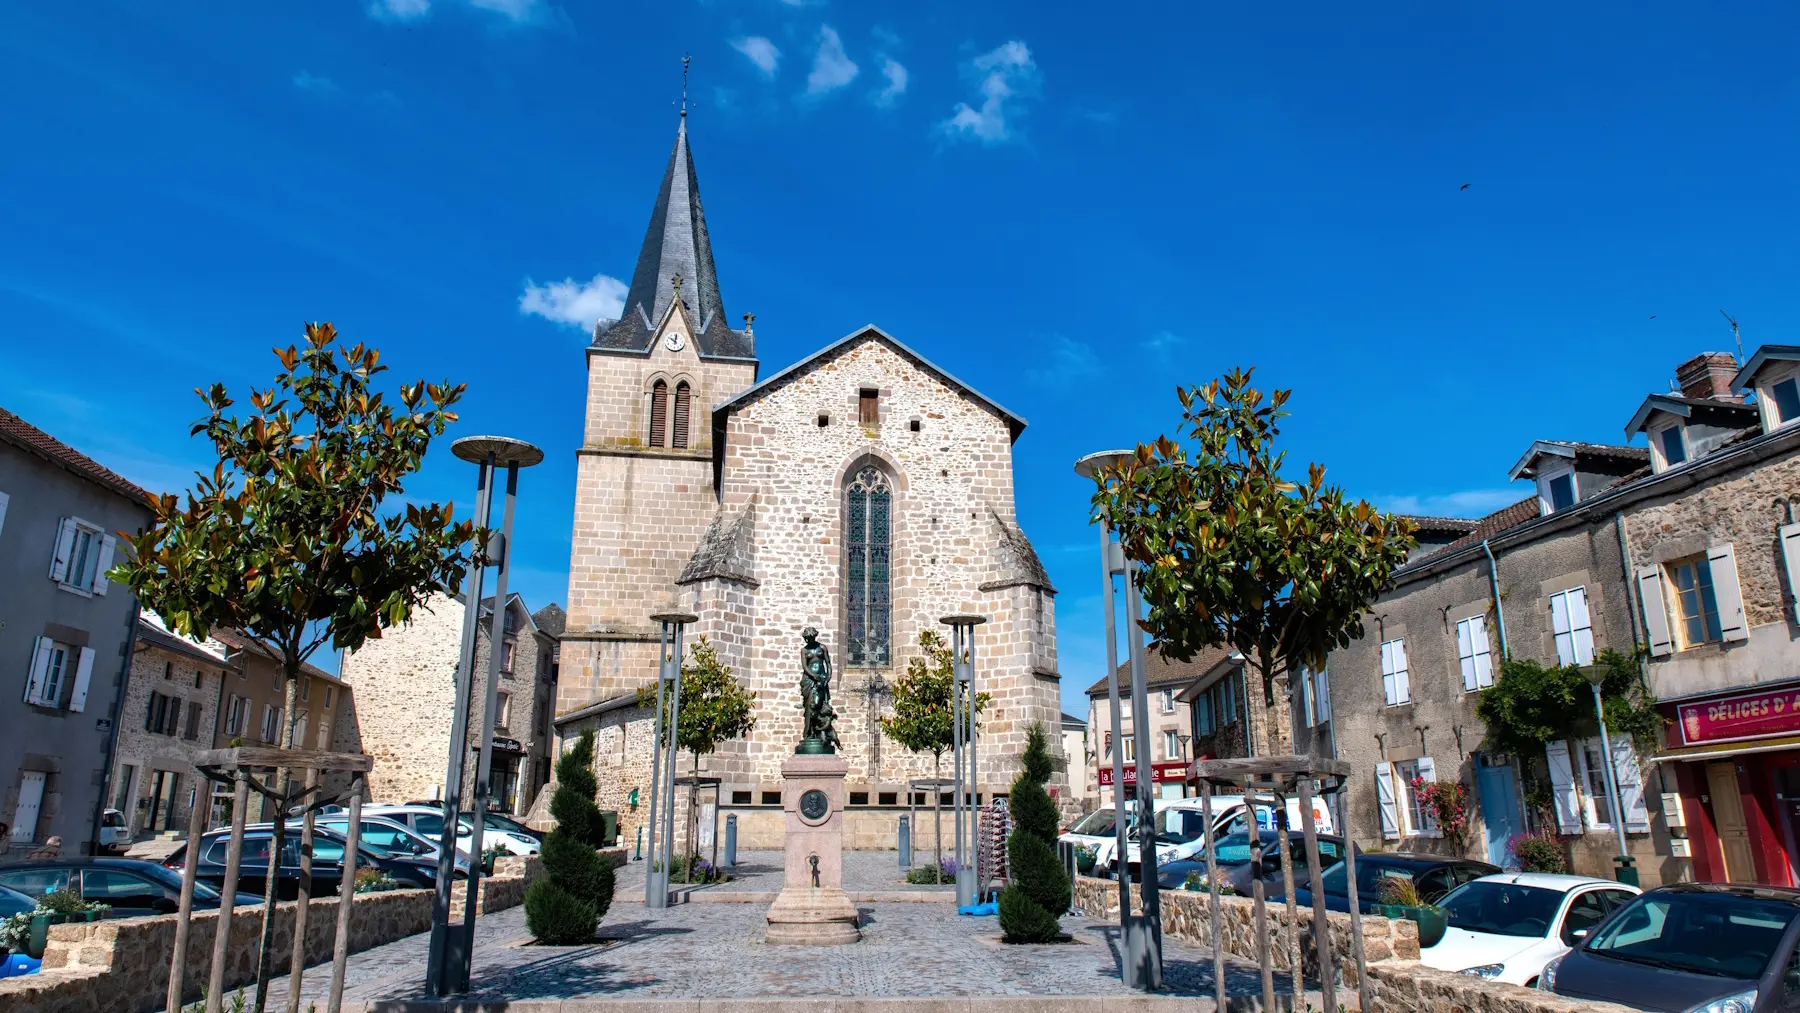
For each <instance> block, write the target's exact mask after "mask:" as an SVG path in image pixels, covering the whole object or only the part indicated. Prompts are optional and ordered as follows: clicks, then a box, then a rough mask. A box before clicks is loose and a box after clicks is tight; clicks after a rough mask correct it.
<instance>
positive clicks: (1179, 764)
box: [1096, 760, 1190, 798]
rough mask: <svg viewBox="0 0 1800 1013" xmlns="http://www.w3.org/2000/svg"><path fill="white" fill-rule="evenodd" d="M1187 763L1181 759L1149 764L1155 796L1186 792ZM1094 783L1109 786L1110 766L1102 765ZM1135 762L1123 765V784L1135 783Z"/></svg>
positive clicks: (1175, 795) (1111, 775) (1170, 796)
mask: <svg viewBox="0 0 1800 1013" xmlns="http://www.w3.org/2000/svg"><path fill="white" fill-rule="evenodd" d="M1189 769H1190V767H1189V765H1188V764H1187V763H1186V762H1184V761H1182V760H1165V761H1162V762H1158V763H1153V764H1151V765H1150V780H1151V781H1152V782H1153V783H1154V784H1155V785H1156V797H1157V798H1181V797H1183V795H1184V794H1185V792H1186V786H1187V781H1188V771H1189ZM1097 774H1098V780H1097V781H1096V783H1097V784H1098V785H1099V786H1100V787H1101V788H1111V787H1112V783H1113V772H1112V767H1111V766H1102V767H1101V768H1100V769H1099V770H1098V771H1097ZM1137 777H1138V773H1137V764H1136V763H1127V764H1126V765H1125V784H1126V786H1127V787H1131V786H1134V785H1136V784H1137Z"/></svg>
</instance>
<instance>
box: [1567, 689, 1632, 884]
mask: <svg viewBox="0 0 1800 1013" xmlns="http://www.w3.org/2000/svg"><path fill="white" fill-rule="evenodd" d="M1581 674H1582V675H1584V676H1586V677H1587V681H1588V685H1590V686H1592V687H1594V717H1595V719H1596V720H1598V721H1599V722H1600V749H1601V750H1602V751H1603V752H1605V753H1606V756H1605V758H1604V759H1602V760H1601V764H1600V765H1601V766H1602V767H1604V768H1605V770H1606V801H1607V804H1608V805H1610V806H1611V807H1612V823H1613V829H1614V830H1616V831H1618V834H1619V853H1618V855H1617V856H1615V857H1614V858H1613V865H1614V866H1616V867H1617V868H1616V869H1615V870H1614V878H1616V879H1617V880H1618V881H1619V882H1621V883H1629V884H1631V885H1632V886H1636V885H1637V882H1638V874H1637V869H1636V868H1635V867H1634V864H1635V863H1634V861H1633V859H1632V857H1631V849H1630V848H1629V847H1628V846H1627V844H1626V840H1625V807H1624V806H1623V805H1621V804H1620V798H1619V779H1618V777H1617V775H1615V774H1614V773H1613V751H1612V738H1611V737H1610V736H1608V735H1607V734H1606V707H1605V705H1604V704H1602V703H1601V700H1600V684H1601V683H1603V682H1605V681H1606V666H1605V665H1583V666H1582V667H1581Z"/></svg>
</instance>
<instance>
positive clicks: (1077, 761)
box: [1062, 711, 1100, 813]
mask: <svg viewBox="0 0 1800 1013" xmlns="http://www.w3.org/2000/svg"><path fill="white" fill-rule="evenodd" d="M1093 748H1094V747H1093V745H1092V744H1091V743H1090V741H1089V740H1088V726H1087V720H1086V719H1085V718H1078V717H1076V716H1075V715H1073V714H1070V713H1069V712H1068V711H1064V712H1063V716H1062V754H1063V759H1064V760H1065V761H1067V763H1068V765H1069V769H1068V771H1067V773H1068V775H1069V797H1068V800H1067V801H1066V802H1065V804H1064V806H1063V808H1064V809H1065V810H1066V809H1069V808H1070V807H1071V805H1072V806H1074V807H1076V808H1079V809H1080V811H1081V812H1084V813H1086V812H1092V811H1093V809H1094V807H1095V806H1097V805H1099V804H1100V785H1099V784H1098V783H1097V782H1096V781H1095V776H1094V772H1093V761H1092V760H1091V759H1089V757H1088V752H1089V751H1090V750H1091V749H1093Z"/></svg>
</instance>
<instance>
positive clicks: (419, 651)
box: [342, 594, 561, 816]
mask: <svg viewBox="0 0 1800 1013" xmlns="http://www.w3.org/2000/svg"><path fill="white" fill-rule="evenodd" d="M493 609H494V599H493V598H492V597H488V598H483V599H482V600H481V605H480V611H479V614H478V616H477V626H476V635H475V672H476V673H477V676H478V678H477V681H476V685H477V686H479V687H481V690H478V691H477V692H476V693H475V694H474V697H473V699H472V700H471V701H470V709H469V723H468V733H467V741H468V743H469V749H470V751H471V752H470V755H469V761H470V764H471V765H470V766H469V767H467V768H466V771H467V773H466V775H465V777H464V781H463V802H464V803H465V804H473V802H474V797H475V796H474V785H475V771H474V767H473V765H472V764H473V761H474V758H475V757H474V750H475V749H476V748H477V746H478V743H479V742H480V736H481V732H482V727H483V720H484V714H485V713H486V710H487V694H486V692H485V689H486V686H487V681H488V680H487V674H488V670H489V664H490V660H491V658H492V649H491V640H490V633H489V630H490V626H491V622H492V616H493ZM552 609H555V611H554V612H552V611H551V610H552ZM540 615H544V616H545V618H546V619H547V620H550V621H556V620H559V619H560V615H561V610H560V609H556V607H555V606H547V607H546V608H545V609H544V610H542V611H541V612H540ZM463 617H464V606H463V601H462V599H461V597H460V596H453V595H447V594H446V595H436V596H434V597H433V598H432V599H431V600H430V601H428V602H427V603H426V604H425V605H424V606H423V607H421V608H420V609H418V610H417V611H415V612H414V614H413V617H412V619H411V620H409V621H408V622H406V623H405V624H403V625H401V626H399V627H397V628H394V629H390V630H387V631H385V632H384V633H383V635H382V637H381V639H379V640H370V641H368V642H366V643H365V644H364V645H363V646H362V648H361V649H359V650H357V651H356V652H354V653H352V654H349V655H346V656H345V658H344V662H343V666H342V676H343V679H344V681H345V682H347V683H348V684H350V685H351V686H352V687H354V688H355V690H356V699H357V702H358V708H359V709H358V717H357V721H358V731H359V734H360V738H361V742H362V748H363V750H364V751H365V752H367V753H368V754H369V755H370V756H372V757H374V760H375V766H374V769H373V770H372V771H371V772H370V774H369V791H370V795H371V797H372V798H374V799H376V800H379V801H382V802H413V801H423V800H428V799H441V798H443V797H444V774H445V770H446V768H447V765H448V763H449V752H450V731H451V724H452V721H453V718H454V716H455V711H456V666H457V652H458V651H459V650H460V649H461V646H462V627H463ZM501 623H502V633H501V656H500V676H499V683H498V685H497V687H496V689H495V702H496V706H495V712H494V739H493V742H494V748H493V751H492V754H491V762H492V766H491V768H490V777H489V781H488V785H489V796H488V804H489V806H490V807H491V808H492V809H493V810H495V811H497V812H503V813H508V814H512V815H516V816H524V815H526V814H527V813H528V812H530V810H531V806H532V803H533V802H534V801H535V800H536V798H537V795H538V791H539V789H540V788H542V787H543V785H544V784H545V783H546V782H547V781H548V780H549V777H550V769H549V758H550V739H551V725H550V716H551V708H552V707H553V706H554V700H555V694H556V674H555V673H556V669H555V660H554V659H555V652H556V637H555V636H554V635H553V634H550V633H547V632H545V631H544V630H542V629H540V628H539V627H538V625H537V622H536V620H535V619H534V617H533V616H532V614H531V612H530V610H529V609H528V608H527V607H526V605H525V600H524V599H523V598H522V597H520V596H519V595H517V594H509V595H507V599H506V608H505V611H504V613H503V614H502V618H501Z"/></svg>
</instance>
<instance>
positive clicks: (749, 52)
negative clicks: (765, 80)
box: [731, 35, 781, 77]
mask: <svg viewBox="0 0 1800 1013" xmlns="http://www.w3.org/2000/svg"><path fill="white" fill-rule="evenodd" d="M731 48H733V49H735V50H737V51H738V52H740V53H742V54H744V57H745V58H746V59H748V60H749V61H750V62H751V63H754V64H756V69H757V70H760V71H762V73H763V76H764V77H774V76H775V68H776V66H778V65H779V64H780V63H781V50H779V49H777V48H775V43H773V42H770V41H769V40H768V39H767V38H766V37H764V36H761V35H749V36H745V37H744V38H741V39H734V40H732V43H731Z"/></svg>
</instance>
